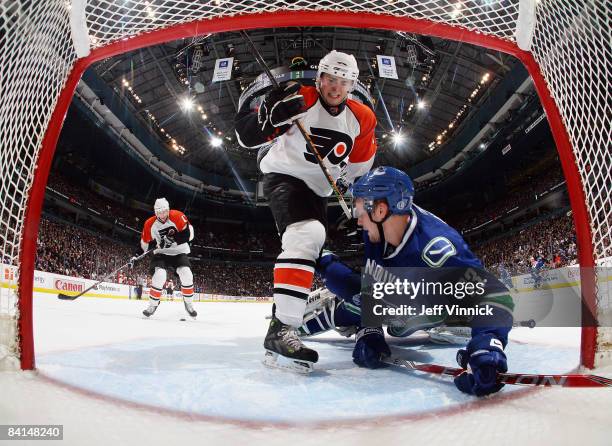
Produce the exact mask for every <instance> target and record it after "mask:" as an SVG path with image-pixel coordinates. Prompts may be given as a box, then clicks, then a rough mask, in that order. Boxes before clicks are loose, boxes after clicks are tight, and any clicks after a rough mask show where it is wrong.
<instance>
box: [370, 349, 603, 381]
mask: <svg viewBox="0 0 612 446" xmlns="http://www.w3.org/2000/svg"><path fill="white" fill-rule="evenodd" d="M382 362H384V363H385V364H389V365H392V366H395V367H402V368H404V369H408V370H414V371H419V372H426V373H435V374H438V375H449V376H453V377H454V376H459V375H461V374H462V373H464V372H466V371H467V370H465V369H461V368H458V367H444V366H441V365H436V364H423V363H419V362H415V361H409V360H407V359H402V358H398V357H396V356H391V357H389V358H384V359H383V360H382ZM497 381H498V382H500V383H504V384H515V385H523V386H544V387H550V386H561V387H612V379H610V378H605V377H603V376H597V375H578V374H570V375H538V374H528V373H498V374H497Z"/></svg>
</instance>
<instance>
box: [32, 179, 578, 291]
mask: <svg viewBox="0 0 612 446" xmlns="http://www.w3.org/2000/svg"><path fill="white" fill-rule="evenodd" d="M562 180H563V177H562V174H561V171H560V169H556V170H551V171H550V172H548V174H547V175H545V176H542V177H541V178H539V181H538V182H537V183H536V185H535V186H531V185H529V183H525V184H527V186H528V187H529V193H528V194H527V193H525V189H524V188H522V187H520V186H521V185H520V181H519V182H517V183H518V184H516V185H517V186H519V187H518V188H515V190H514V192H512V193H510V194H508V195H507V196H506V199H505V200H504V201H502V202H500V203H498V204H495V205H494V206H487V208H486V210H482V209H481V210H479V211H477V210H474V211H473V212H472V213H468V214H465V215H462V216H461V220H457V219H455V220H453V219H452V218H449V219H448V220H449V223H451V224H452V225H453V226H455V227H458V228H460V229H466V227H469V226H470V225H474V224H478V223H482V222H484V221H487V220H488V219H492V218H495V217H496V216H499V215H502V214H503V213H505V212H507V211H508V210H509V209H512V208H513V207H516V206H521V205H524V204H526V203H527V202H528V201H530V200H533V199H534V197H535V196H536V195H538V194H540V193H543V192H544V191H546V190H548V189H549V188H551V187H552V186H554V185H556V184H559V183H560V182H561V181H562ZM49 186H50V187H52V188H53V189H54V190H56V191H58V192H60V193H62V194H64V195H66V196H67V197H69V199H70V200H71V201H73V202H76V203H81V204H84V205H85V204H86V206H87V207H89V208H91V209H94V210H96V211H97V212H99V213H100V214H101V215H104V216H107V217H109V218H115V219H118V220H121V221H122V222H124V224H128V225H131V226H133V227H136V228H137V229H140V228H141V226H142V223H143V221H144V219H145V218H147V217H148V216H149V215H147V214H146V213H143V212H142V211H139V210H135V209H130V208H129V207H126V206H124V205H121V204H119V203H114V202H112V200H110V199H108V198H106V197H102V196H100V195H98V194H96V193H95V192H93V191H90V190H88V189H86V188H83V187H78V186H75V184H72V183H70V182H69V181H68V180H67V179H66V178H64V177H62V176H61V175H59V174H52V175H51V177H50V180H49ZM79 223H85V224H86V222H85V221H83V222H79ZM82 226H83V225H82V224H75V223H74V222H66V221H60V220H58V221H52V220H49V219H47V218H43V219H42V220H41V225H40V233H39V239H38V249H37V259H36V268H37V269H39V270H43V271H48V272H55V273H60V274H66V275H69V276H79V277H85V278H89V279H99V278H101V277H102V276H104V275H105V274H108V272H109V271H113V270H114V269H116V268H117V267H118V266H120V265H121V264H123V263H125V262H126V261H127V259H129V258H130V257H131V256H132V255H133V254H134V252H135V251H136V250H137V247H138V242H137V241H136V240H135V241H134V243H133V244H131V245H130V244H126V243H125V242H122V241H119V240H117V239H114V238H112V237H109V236H108V235H103V234H104V232H103V231H96V229H95V227H91V226H90V227H89V229H86V228H85V227H82ZM194 226H195V232H196V240H195V242H194V244H193V245H194V246H193V249H192V253H193V256H194V261H193V265H192V266H193V271H194V286H195V288H196V290H197V291H199V292H205V293H213V294H230V295H259V296H269V295H271V294H272V263H271V262H270V261H269V260H270V258H273V257H275V256H276V255H277V254H278V253H279V252H280V249H281V247H280V241H279V239H278V235H277V234H276V233H275V232H274V231H273V229H271V230H270V231H268V232H261V231H257V230H254V229H253V228H250V227H249V228H247V227H242V226H241V227H237V226H235V225H231V226H227V225H226V226H223V225H221V224H219V223H216V224H213V223H206V222H205V223H202V224H199V225H198V224H194ZM329 236H330V237H329V240H328V248H330V249H332V250H334V251H336V252H342V251H346V252H347V253H351V252H354V253H355V256H354V257H355V259H357V257H358V256H359V250H360V241H359V240H358V239H356V238H354V237H353V238H347V237H346V231H344V232H335V231H330V232H329ZM135 237H137V236H135ZM473 248H474V251H475V252H476V253H477V255H478V256H479V257H480V258H481V259H482V260H483V262H484V263H485V266H486V267H487V268H488V269H492V270H496V269H497V268H498V266H499V265H500V264H501V265H504V267H505V268H506V269H507V270H509V271H510V272H511V273H512V274H521V273H526V272H529V270H530V268H531V267H532V264H533V263H534V262H536V261H537V260H539V259H541V260H543V261H544V263H545V265H546V267H550V268H554V267H561V266H566V265H570V264H573V263H575V262H576V256H577V252H576V241H575V235H574V229H573V223H572V218H571V217H569V216H565V217H562V218H555V219H553V220H545V221H542V222H540V223H537V224H535V225H532V226H528V227H526V228H525V229H523V230H521V231H520V232H518V233H515V234H513V235H510V236H505V237H498V238H495V239H494V240H492V241H488V242H484V243H482V244H480V245H478V246H474V247H473ZM222 252H225V253H227V252H229V253H231V252H236V253H239V252H242V253H245V252H249V253H255V255H254V256H252V257H249V259H251V260H253V261H252V262H250V263H249V262H244V261H241V262H236V261H233V262H230V261H222V260H227V257H224V256H223V255H221V253H222ZM202 253H205V254H204V255H202ZM258 253H262V254H268V255H267V256H265V255H262V256H261V258H259V263H257V260H258V255H257V254H258ZM266 260H267V263H265V261H266ZM262 261H263V263H262ZM148 264H149V262H148V261H146V260H145V261H143V262H140V264H138V265H137V266H136V267H135V268H134V269H130V270H126V271H125V274H124V275H123V276H121V281H122V282H123V283H127V284H131V285H136V284H138V283H141V284H146V283H147V280H148V279H149V274H148ZM171 277H172V278H173V279H174V281H175V283H178V277H175V276H172V275H171Z"/></svg>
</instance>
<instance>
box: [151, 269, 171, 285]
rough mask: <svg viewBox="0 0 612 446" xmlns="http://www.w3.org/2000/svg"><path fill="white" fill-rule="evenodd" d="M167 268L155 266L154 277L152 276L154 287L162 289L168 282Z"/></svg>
mask: <svg viewBox="0 0 612 446" xmlns="http://www.w3.org/2000/svg"><path fill="white" fill-rule="evenodd" d="M166 276H167V274H166V270H165V269H163V268H155V272H154V273H153V277H151V286H152V287H153V288H157V289H160V290H161V289H162V288H163V287H164V284H165V283H166Z"/></svg>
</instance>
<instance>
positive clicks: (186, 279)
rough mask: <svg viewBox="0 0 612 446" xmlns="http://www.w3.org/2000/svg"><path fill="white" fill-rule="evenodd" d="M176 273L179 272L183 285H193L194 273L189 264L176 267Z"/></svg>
mask: <svg viewBox="0 0 612 446" xmlns="http://www.w3.org/2000/svg"><path fill="white" fill-rule="evenodd" d="M176 274H178V276H179V279H180V280H181V286H182V287H190V286H193V273H192V272H191V268H189V267H188V266H179V267H178V268H177V269H176Z"/></svg>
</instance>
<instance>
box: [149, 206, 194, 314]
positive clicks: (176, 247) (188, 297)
mask: <svg viewBox="0 0 612 446" xmlns="http://www.w3.org/2000/svg"><path fill="white" fill-rule="evenodd" d="M154 210H155V215H154V216H152V217H150V218H149V219H147V221H145V224H144V228H143V230H142V236H141V239H140V246H141V248H142V250H143V251H148V250H150V249H153V250H154V251H153V257H152V258H151V266H150V274H151V275H152V277H151V288H150V289H149V306H148V307H147V308H145V310H144V311H143V312H142V314H144V315H145V316H146V317H150V316H152V315H153V313H155V311H156V310H157V307H158V306H159V302H160V297H161V294H162V289H163V287H164V284H165V283H166V278H167V270H168V269H169V268H173V269H174V270H176V274H177V275H178V276H179V279H180V281H181V293H182V295H183V303H184V305H185V311H187V314H189V316H191V317H192V318H195V317H196V316H197V315H198V313H197V312H196V310H195V309H194V308H193V273H192V272H191V264H190V262H189V257H187V254H189V253H190V252H191V249H190V248H189V242H190V241H192V240H193V235H194V234H193V227H192V226H191V225H190V224H189V220H187V216H186V215H185V214H183V213H182V212H181V211H177V210H175V209H170V204H169V203H168V200H166V199H165V198H158V199H157V200H155V205H154Z"/></svg>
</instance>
